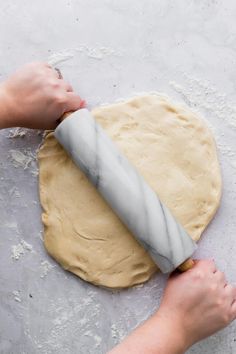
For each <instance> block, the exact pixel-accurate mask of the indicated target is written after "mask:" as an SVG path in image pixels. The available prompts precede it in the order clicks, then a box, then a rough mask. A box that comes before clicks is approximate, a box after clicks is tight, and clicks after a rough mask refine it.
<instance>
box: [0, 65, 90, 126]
mask: <svg viewBox="0 0 236 354" xmlns="http://www.w3.org/2000/svg"><path fill="white" fill-rule="evenodd" d="M83 106H84V101H82V100H81V98H80V96H78V95H77V94H75V93H74V92H73V88H72V87H71V85H70V84H68V83H67V82H65V81H64V80H62V79H60V78H59V75H58V73H57V72H56V71H55V70H54V69H53V68H52V67H51V66H50V65H48V64H47V63H31V64H27V65H25V66H24V67H23V68H21V69H20V70H18V71H17V72H16V73H15V74H14V75H12V76H11V77H9V79H8V80H7V81H5V82H3V83H2V84H1V85H0V128H7V127H14V126H17V127H27V128H33V129H54V128H55V127H56V125H57V119H59V118H60V117H61V116H62V115H63V113H64V112H67V111H75V110H77V109H79V108H82V107H83Z"/></svg>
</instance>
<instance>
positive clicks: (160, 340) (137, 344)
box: [110, 313, 187, 354]
mask: <svg viewBox="0 0 236 354" xmlns="http://www.w3.org/2000/svg"><path fill="white" fill-rule="evenodd" d="M186 349H187V348H186V346H185V341H184V339H183V336H182V328H179V326H177V325H176V323H175V321H174V320H173V321H172V319H171V318H168V316H166V315H164V314H162V313H157V314H155V315H154V316H153V317H151V318H150V319H148V320H147V321H146V322H145V323H144V324H143V325H142V326H140V327H138V328H137V329H136V330H135V331H134V332H133V333H131V335H130V336H128V337H127V338H126V339H125V340H124V341H123V342H122V343H121V344H119V345H118V346H117V347H115V348H114V349H113V350H112V351H111V352H110V354H126V353H127V354H183V353H184V352H185V350H186Z"/></svg>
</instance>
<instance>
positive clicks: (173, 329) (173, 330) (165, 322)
mask: <svg viewBox="0 0 236 354" xmlns="http://www.w3.org/2000/svg"><path fill="white" fill-rule="evenodd" d="M153 317H154V321H156V327H157V328H160V330H161V334H162V341H163V344H164V346H163V353H171V354H172V353H173V354H183V353H185V352H186V350H187V349H188V348H189V347H190V345H189V344H188V341H187V338H186V334H185V331H184V325H183V319H182V318H180V317H179V316H178V314H177V313H175V311H169V310H168V309H167V310H165V309H162V308H160V310H159V311H158V312H157V313H156V314H155V315H154V316H153ZM164 348H168V349H167V350H166V349H164ZM161 349H162V348H161ZM165 350H166V351H165ZM161 353H162V351H161Z"/></svg>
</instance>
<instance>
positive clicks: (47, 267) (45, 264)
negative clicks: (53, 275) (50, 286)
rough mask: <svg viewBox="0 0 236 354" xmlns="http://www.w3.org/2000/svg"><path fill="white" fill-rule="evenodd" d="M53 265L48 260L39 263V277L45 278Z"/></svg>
mask: <svg viewBox="0 0 236 354" xmlns="http://www.w3.org/2000/svg"><path fill="white" fill-rule="evenodd" d="M54 267H55V266H53V265H52V264H51V263H49V262H48V261H43V262H41V264H40V270H41V275H40V278H45V277H46V276H47V275H48V273H49V272H50V270H51V269H53V268H54Z"/></svg>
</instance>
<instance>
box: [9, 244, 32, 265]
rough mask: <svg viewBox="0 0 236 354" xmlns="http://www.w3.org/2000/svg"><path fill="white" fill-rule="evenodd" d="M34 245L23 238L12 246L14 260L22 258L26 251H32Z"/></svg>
mask: <svg viewBox="0 0 236 354" xmlns="http://www.w3.org/2000/svg"><path fill="white" fill-rule="evenodd" d="M32 251H33V247H32V245H30V244H29V243H27V242H26V241H25V240H21V241H20V243H18V244H17V245H13V246H12V247H11V258H12V259H14V260H16V261H17V260H18V259H20V258H21V257H22V256H23V255H24V254H25V253H26V252H32Z"/></svg>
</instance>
